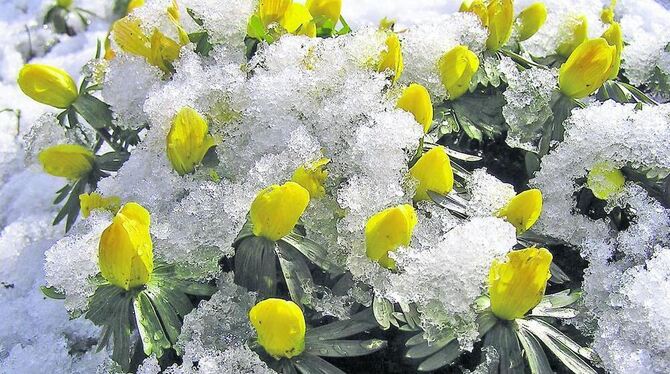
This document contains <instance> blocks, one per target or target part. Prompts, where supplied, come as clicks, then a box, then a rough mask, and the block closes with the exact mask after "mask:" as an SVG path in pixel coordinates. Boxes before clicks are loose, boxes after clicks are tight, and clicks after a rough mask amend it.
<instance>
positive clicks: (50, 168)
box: [37, 144, 95, 180]
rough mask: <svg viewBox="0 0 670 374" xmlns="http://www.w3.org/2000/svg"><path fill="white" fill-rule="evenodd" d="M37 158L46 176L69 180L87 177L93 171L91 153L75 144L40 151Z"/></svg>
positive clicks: (55, 146) (60, 145)
mask: <svg viewBox="0 0 670 374" xmlns="http://www.w3.org/2000/svg"><path fill="white" fill-rule="evenodd" d="M37 158H38V159H39V161H40V164H42V168H43V169H44V171H45V172H46V173H48V174H51V175H53V176H56V177H63V178H67V179H71V180H75V179H80V178H83V177H85V176H86V175H88V173H89V172H90V171H91V170H92V169H93V162H94V160H95V157H94V155H93V152H91V150H89V149H88V148H86V147H82V146H80V145H77V144H59V145H54V146H52V147H49V148H46V149H44V150H42V151H41V152H40V153H39V155H38V156H37Z"/></svg>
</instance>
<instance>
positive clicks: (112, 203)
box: [79, 192, 121, 218]
mask: <svg viewBox="0 0 670 374" xmlns="http://www.w3.org/2000/svg"><path fill="white" fill-rule="evenodd" d="M79 206H80V209H81V216H82V217H84V218H88V216H89V215H91V211H92V210H108V211H110V212H112V213H116V212H117V211H118V210H119V207H120V206H121V198H120V197H118V196H110V197H104V196H102V195H100V194H99V193H97V192H91V193H90V194H88V193H83V194H81V195H79Z"/></svg>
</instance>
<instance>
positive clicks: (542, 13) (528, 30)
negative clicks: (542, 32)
mask: <svg viewBox="0 0 670 374" xmlns="http://www.w3.org/2000/svg"><path fill="white" fill-rule="evenodd" d="M546 20H547V7H546V6H545V5H544V3H534V4H531V5H529V6H528V7H527V8H526V9H524V10H522V11H521V13H519V15H518V16H517V21H518V22H519V41H524V40H527V39H530V37H531V36H533V35H535V33H536V32H537V31H538V30H539V29H540V27H542V25H544V22H545V21H546Z"/></svg>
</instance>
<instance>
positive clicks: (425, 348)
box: [405, 333, 456, 358]
mask: <svg viewBox="0 0 670 374" xmlns="http://www.w3.org/2000/svg"><path fill="white" fill-rule="evenodd" d="M455 339H456V335H455V334H453V333H448V334H446V335H445V336H443V337H441V338H439V339H437V340H435V341H432V342H429V341H427V340H424V341H423V342H421V343H419V344H417V345H415V346H412V347H411V348H410V349H408V350H407V352H406V353H405V357H407V358H425V357H428V356H431V355H433V354H435V353H437V352H438V351H440V350H441V349H442V348H444V347H446V346H447V344H449V343H451V342H452V341H454V340H455Z"/></svg>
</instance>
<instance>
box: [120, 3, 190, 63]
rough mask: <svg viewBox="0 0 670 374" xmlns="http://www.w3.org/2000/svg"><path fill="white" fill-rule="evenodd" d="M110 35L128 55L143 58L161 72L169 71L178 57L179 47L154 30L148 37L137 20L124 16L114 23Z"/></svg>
mask: <svg viewBox="0 0 670 374" xmlns="http://www.w3.org/2000/svg"><path fill="white" fill-rule="evenodd" d="M112 33H113V36H114V41H115V42H116V44H117V45H118V46H119V48H121V49H122V50H124V51H125V52H128V53H130V54H133V55H136V56H141V57H144V58H145V59H146V60H147V62H148V63H149V64H151V65H153V66H156V67H158V68H159V69H161V70H162V71H163V72H166V73H167V72H169V71H170V70H171V66H172V63H173V62H174V60H176V59H177V57H179V52H180V49H181V45H180V44H179V43H177V42H175V41H174V40H172V39H170V38H168V37H167V36H165V35H164V34H163V33H161V32H160V31H158V29H155V30H154V31H153V33H152V35H151V38H150V37H148V36H147V35H146V34H145V33H144V31H142V27H141V26H140V21H139V20H138V19H135V18H132V17H131V16H126V17H124V18H121V19H120V20H118V21H116V22H114V24H113V25H112Z"/></svg>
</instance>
